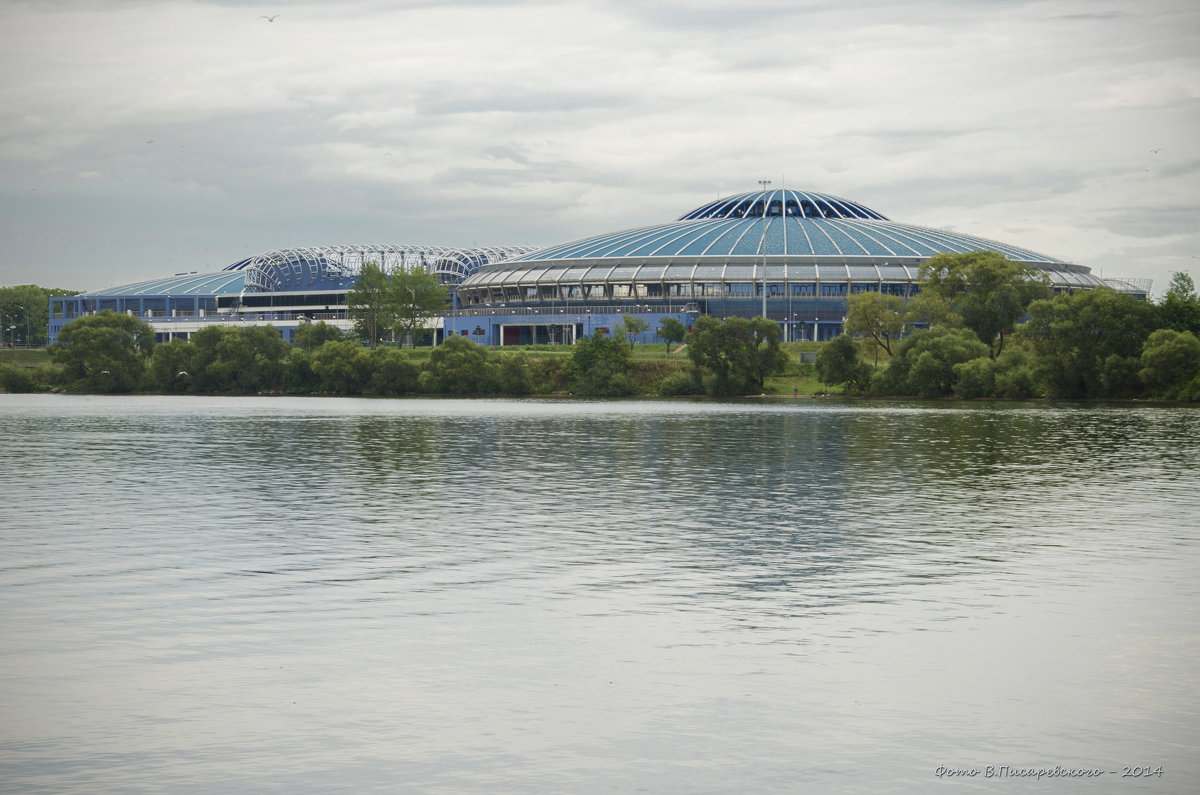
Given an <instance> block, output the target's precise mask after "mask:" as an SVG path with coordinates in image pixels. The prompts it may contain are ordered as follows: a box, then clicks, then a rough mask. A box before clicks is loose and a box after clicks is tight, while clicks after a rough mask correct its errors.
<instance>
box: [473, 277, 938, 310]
mask: <svg viewBox="0 0 1200 795" xmlns="http://www.w3.org/2000/svg"><path fill="white" fill-rule="evenodd" d="M766 289H767V297H768V298H787V297H789V296H792V297H796V298H815V297H821V298H843V297H845V296H846V295H855V294H858V293H865V292H882V293H884V294H885V295H894V296H898V297H900V298H907V297H910V296H913V295H916V293H917V290H918V287H917V285H915V284H908V283H886V284H879V283H873V282H862V283H859V282H851V283H847V282H820V283H818V282H787V283H785V282H767V284H766ZM762 294H763V283H762V282H670V283H665V284H664V283H662V282H616V283H609V284H562V285H559V284H543V285H526V286H509V287H477V288H460V289H459V300H460V301H461V302H462V303H463V304H466V305H470V304H489V303H500V302H507V301H517V302H522V301H589V300H591V301H607V300H612V299H622V298H634V299H655V298H761V297H762Z"/></svg>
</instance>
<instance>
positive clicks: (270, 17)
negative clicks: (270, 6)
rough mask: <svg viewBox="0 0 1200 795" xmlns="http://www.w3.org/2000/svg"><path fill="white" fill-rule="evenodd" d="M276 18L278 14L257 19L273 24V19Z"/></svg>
mask: <svg viewBox="0 0 1200 795" xmlns="http://www.w3.org/2000/svg"><path fill="white" fill-rule="evenodd" d="M278 16H279V15H278V14H274V15H272V16H269V17H267V16H262V17H259V19H265V20H267V21H268V22H274V21H275V18H276V17H278Z"/></svg>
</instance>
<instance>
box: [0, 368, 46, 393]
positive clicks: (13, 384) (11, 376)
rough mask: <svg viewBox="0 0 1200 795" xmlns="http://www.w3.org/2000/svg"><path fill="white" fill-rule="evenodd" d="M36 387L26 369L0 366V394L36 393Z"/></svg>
mask: <svg viewBox="0 0 1200 795" xmlns="http://www.w3.org/2000/svg"><path fill="white" fill-rule="evenodd" d="M37 390H38V385H37V381H36V379H34V377H33V371H32V370H30V369H29V368H28V367H14V366H12V365H10V364H0V392H36V391H37Z"/></svg>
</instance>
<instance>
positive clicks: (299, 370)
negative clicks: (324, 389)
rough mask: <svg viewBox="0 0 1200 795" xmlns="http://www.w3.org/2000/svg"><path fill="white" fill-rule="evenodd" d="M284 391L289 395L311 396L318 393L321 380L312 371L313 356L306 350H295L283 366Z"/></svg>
mask: <svg viewBox="0 0 1200 795" xmlns="http://www.w3.org/2000/svg"><path fill="white" fill-rule="evenodd" d="M281 381H282V384H283V391H284V392H287V393H288V394H289V395H309V394H312V393H313V392H316V391H317V388H318V387H320V385H321V379H320V378H319V377H317V374H316V373H314V372H313V369H312V355H311V354H310V353H308V352H307V351H304V350H294V351H292V355H291V356H289V357H288V360H287V361H286V362H285V363H284V365H283V376H282V378H281Z"/></svg>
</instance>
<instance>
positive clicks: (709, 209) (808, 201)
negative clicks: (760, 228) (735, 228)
mask: <svg viewBox="0 0 1200 795" xmlns="http://www.w3.org/2000/svg"><path fill="white" fill-rule="evenodd" d="M763 215H767V216H779V215H785V216H791V217H795V218H873V219H875V220H876V221H886V220H887V217H886V216H884V215H881V214H879V213H877V212H875V211H874V210H871V209H868V208H867V207H863V206H862V205H861V204H859V203H858V202H852V201H850V200H849V199H843V198H841V197H840V196H831V195H829V194H828V193H813V192H811V191H798V190H791V189H789V188H784V189H781V190H761V191H751V192H750V193H742V194H739V195H737V196H729V197H726V198H724V199H717V200H716V201H714V202H709V203H708V204H705V205H703V206H701V207H697V208H696V209H695V210H692V211H691V212H690V213H685V214H684V215H682V216H680V218H679V220H680V221H693V220H696V219H698V218H761V217H762V216H763Z"/></svg>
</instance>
